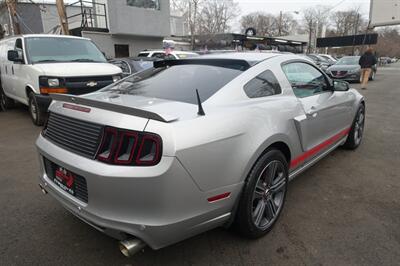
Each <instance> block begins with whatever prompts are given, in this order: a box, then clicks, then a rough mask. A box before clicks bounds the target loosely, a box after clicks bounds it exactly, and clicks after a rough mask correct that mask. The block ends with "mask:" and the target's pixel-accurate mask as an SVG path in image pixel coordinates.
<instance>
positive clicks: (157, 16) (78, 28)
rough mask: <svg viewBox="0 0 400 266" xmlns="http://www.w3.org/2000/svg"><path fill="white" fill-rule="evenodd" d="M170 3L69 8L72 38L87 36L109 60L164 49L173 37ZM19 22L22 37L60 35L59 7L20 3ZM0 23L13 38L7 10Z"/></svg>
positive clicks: (115, 2) (134, 1)
mask: <svg viewBox="0 0 400 266" xmlns="http://www.w3.org/2000/svg"><path fill="white" fill-rule="evenodd" d="M169 4H170V3H169V0H92V1H77V2H75V3H74V4H72V5H67V6H66V13H67V17H68V27H69V30H70V32H71V34H72V35H77V36H82V37H87V38H90V39H92V41H93V42H94V43H95V44H96V45H97V46H98V47H99V49H100V50H101V51H102V52H103V53H104V54H105V55H106V57H107V58H115V57H128V56H136V55H137V54H138V53H139V52H140V51H142V50H144V49H162V47H163V39H164V37H168V36H170V23H171V22H170V8H169ZM17 13H18V22H19V25H20V29H21V33H22V34H29V33H55V34H59V33H60V26H59V24H60V22H59V17H58V12H57V7H56V5H55V4H54V3H53V4H52V3H47V4H35V3H32V2H19V3H18V5H17ZM0 24H1V25H2V27H3V29H4V31H5V35H6V36H7V35H12V34H13V30H12V25H11V23H10V16H9V13H8V9H7V7H6V6H4V5H3V7H2V8H0Z"/></svg>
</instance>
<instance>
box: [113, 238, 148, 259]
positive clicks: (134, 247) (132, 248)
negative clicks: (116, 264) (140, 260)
mask: <svg viewBox="0 0 400 266" xmlns="http://www.w3.org/2000/svg"><path fill="white" fill-rule="evenodd" d="M144 247H146V243H144V242H143V241H142V240H140V239H137V238H131V239H126V240H122V241H121V242H119V250H120V251H121V253H122V254H124V256H126V257H131V256H133V255H135V254H136V253H138V252H139V251H141V250H142V249H143V248H144Z"/></svg>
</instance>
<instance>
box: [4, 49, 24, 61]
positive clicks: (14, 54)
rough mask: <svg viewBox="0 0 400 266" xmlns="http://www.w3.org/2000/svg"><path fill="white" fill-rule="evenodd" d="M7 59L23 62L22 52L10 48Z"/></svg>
mask: <svg viewBox="0 0 400 266" xmlns="http://www.w3.org/2000/svg"><path fill="white" fill-rule="evenodd" d="M7 59H8V60H9V61H13V62H23V61H24V60H23V58H22V53H21V52H20V51H17V50H9V51H8V52H7Z"/></svg>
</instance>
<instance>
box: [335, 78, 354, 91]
mask: <svg viewBox="0 0 400 266" xmlns="http://www.w3.org/2000/svg"><path fill="white" fill-rule="evenodd" d="M349 89H350V85H349V83H348V82H346V81H343V80H334V81H333V90H334V91H348V90H349Z"/></svg>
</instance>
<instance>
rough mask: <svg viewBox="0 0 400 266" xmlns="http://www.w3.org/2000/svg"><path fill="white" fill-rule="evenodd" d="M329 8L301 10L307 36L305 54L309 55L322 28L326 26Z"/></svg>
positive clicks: (320, 7) (318, 7) (319, 7)
mask: <svg viewBox="0 0 400 266" xmlns="http://www.w3.org/2000/svg"><path fill="white" fill-rule="evenodd" d="M329 12H330V7H327V6H316V7H313V8H307V9H305V10H303V20H304V24H305V29H306V32H307V33H308V35H309V38H308V41H309V43H308V48H307V52H308V53H310V52H311V51H312V48H313V47H314V46H315V44H316V39H317V38H318V35H320V33H321V32H322V29H323V28H324V27H327V25H328V22H329V20H328V18H329Z"/></svg>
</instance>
